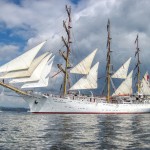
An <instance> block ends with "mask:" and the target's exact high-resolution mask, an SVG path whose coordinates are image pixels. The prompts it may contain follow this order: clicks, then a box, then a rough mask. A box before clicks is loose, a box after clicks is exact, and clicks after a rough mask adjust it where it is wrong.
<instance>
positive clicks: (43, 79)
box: [21, 56, 55, 88]
mask: <svg viewBox="0 0 150 150" xmlns="http://www.w3.org/2000/svg"><path fill="white" fill-rule="evenodd" d="M54 57H55V56H53V57H52V58H51V59H50V60H49V61H48V62H47V64H46V66H45V68H44V70H43V72H42V75H41V77H40V80H39V81H38V82H32V83H26V84H24V85H23V86H22V87H21V88H36V87H46V86H48V81H49V74H50V72H51V68H52V64H53V60H54Z"/></svg>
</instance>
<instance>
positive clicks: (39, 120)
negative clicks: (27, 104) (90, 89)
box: [0, 112, 150, 150]
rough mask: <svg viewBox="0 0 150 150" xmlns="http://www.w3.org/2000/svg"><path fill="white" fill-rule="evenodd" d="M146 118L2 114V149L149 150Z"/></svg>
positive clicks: (148, 120)
mask: <svg viewBox="0 0 150 150" xmlns="http://www.w3.org/2000/svg"><path fill="white" fill-rule="evenodd" d="M149 148H150V117H149V114H144V115H34V114H30V113H14V112H13V113H10V112H9V113H8V112H2V113H0V149H15V150H16V149H52V150H53V149H54V150H57V149H59V150H61V149H65V150H66V149H69V150H70V149H77V150H80V149H82V150H88V149H89V150H90V149H91V150H94V149H149Z"/></svg>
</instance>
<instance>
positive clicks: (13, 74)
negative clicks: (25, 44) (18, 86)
mask: <svg viewBox="0 0 150 150" xmlns="http://www.w3.org/2000/svg"><path fill="white" fill-rule="evenodd" d="M46 55H48V52H46V53H44V54H43V55H41V56H39V57H37V58H36V59H34V60H33V62H32V63H31V66H30V67H29V68H28V69H26V70H20V71H11V72H8V73H6V74H4V75H2V76H0V79H8V78H23V77H29V76H31V74H32V73H33V71H34V70H35V68H36V67H37V66H38V65H39V63H40V62H41V61H42V60H43V59H44V57H45V56H46Z"/></svg>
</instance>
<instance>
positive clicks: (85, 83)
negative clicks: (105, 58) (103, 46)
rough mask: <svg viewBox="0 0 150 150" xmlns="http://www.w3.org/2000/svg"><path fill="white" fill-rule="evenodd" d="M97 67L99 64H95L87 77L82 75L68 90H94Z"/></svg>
mask: <svg viewBox="0 0 150 150" xmlns="http://www.w3.org/2000/svg"><path fill="white" fill-rule="evenodd" d="M98 66H99V62H97V63H96V64H95V65H94V66H93V67H92V68H91V70H90V72H89V74H88V75H84V76H83V77H82V78H81V79H80V80H78V81H77V82H76V83H75V84H74V85H73V86H72V87H71V88H70V89H69V90H80V89H96V88H97V76H98Z"/></svg>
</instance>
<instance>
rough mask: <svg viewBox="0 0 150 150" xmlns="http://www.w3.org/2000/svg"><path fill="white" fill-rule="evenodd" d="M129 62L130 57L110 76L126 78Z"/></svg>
mask: <svg viewBox="0 0 150 150" xmlns="http://www.w3.org/2000/svg"><path fill="white" fill-rule="evenodd" d="M130 62H131V57H130V58H129V59H128V60H127V61H126V62H125V63H124V64H123V65H122V66H121V67H120V68H119V69H118V70H117V71H116V72H115V73H114V74H113V75H112V76H111V77H112V78H119V79H126V78H127V73H128V69H129V64H130Z"/></svg>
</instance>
